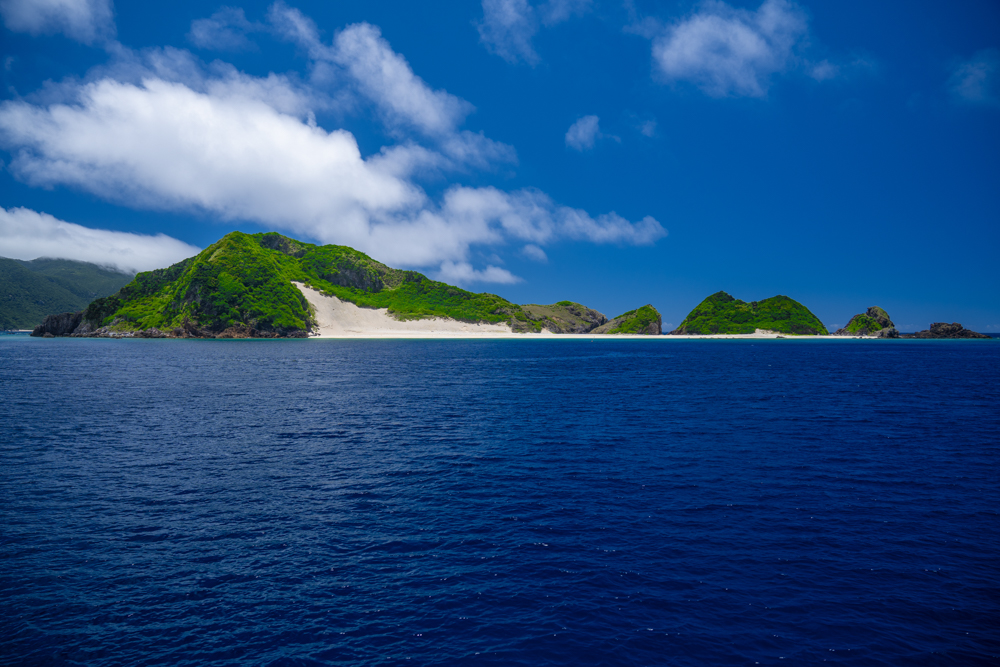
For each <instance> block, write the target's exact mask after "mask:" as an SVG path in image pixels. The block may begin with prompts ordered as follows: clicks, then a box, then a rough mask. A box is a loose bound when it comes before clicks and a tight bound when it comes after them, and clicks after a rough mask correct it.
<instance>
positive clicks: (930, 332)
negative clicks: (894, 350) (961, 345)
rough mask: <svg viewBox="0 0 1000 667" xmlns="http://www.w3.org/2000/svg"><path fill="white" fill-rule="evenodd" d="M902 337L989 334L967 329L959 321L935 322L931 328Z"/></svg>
mask: <svg viewBox="0 0 1000 667" xmlns="http://www.w3.org/2000/svg"><path fill="white" fill-rule="evenodd" d="M899 337H900V338H986V339H988V338H989V336H987V335H985V334H981V333H977V332H975V331H970V330H969V329H966V328H965V327H963V326H962V325H961V324H959V323H958V322H952V323H951V324H948V323H947V322H934V323H933V324H931V328H930V329H925V330H923V331H918V332H917V333H912V334H900V335H899Z"/></svg>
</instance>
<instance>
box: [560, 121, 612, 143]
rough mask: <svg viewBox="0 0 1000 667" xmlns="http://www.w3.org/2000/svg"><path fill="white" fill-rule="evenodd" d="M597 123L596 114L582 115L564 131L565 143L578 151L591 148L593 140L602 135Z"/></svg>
mask: <svg viewBox="0 0 1000 667" xmlns="http://www.w3.org/2000/svg"><path fill="white" fill-rule="evenodd" d="M599 123H600V118H598V117H597V116H583V117H582V118H580V119H579V120H577V121H576V122H575V123H573V124H572V125H570V126H569V129H568V130H567V131H566V145H567V146H569V147H570V148H575V149H576V150H578V151H585V150H587V149H589V148H593V147H594V142H596V141H597V140H598V139H600V138H601V137H602V136H603V135H602V134H601V128H600V125H599Z"/></svg>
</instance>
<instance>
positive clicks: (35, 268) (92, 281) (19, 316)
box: [0, 257, 135, 331]
mask: <svg viewBox="0 0 1000 667" xmlns="http://www.w3.org/2000/svg"><path fill="white" fill-rule="evenodd" d="M134 277H135V274H134V273H123V272H121V271H117V270H115V269H112V268H108V267H105V266H98V265H97V264H91V263H90V262H80V261H75V260H71V259H51V258H48V257H41V258H38V259H33V260H20V259H9V258H7V257H0V331H9V330H19V329H31V328H32V327H34V326H35V325H36V324H38V322H40V321H41V320H42V318H44V317H45V316H46V315H48V314H50V313H61V312H65V311H77V310H81V309H83V308H86V307H87V304H89V303H90V302H91V301H93V300H94V299H96V298H99V297H104V296H108V295H109V294H114V293H115V292H117V291H118V290H119V289H121V288H122V287H124V286H125V285H127V284H128V283H129V281H131V280H132V278H134Z"/></svg>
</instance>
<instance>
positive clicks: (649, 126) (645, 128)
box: [636, 120, 656, 138]
mask: <svg viewBox="0 0 1000 667" xmlns="http://www.w3.org/2000/svg"><path fill="white" fill-rule="evenodd" d="M636 129H638V130H639V133H640V134H642V135H643V136H644V137H650V138H652V137H655V136H656V121H655V120H646V121H643V122H641V123H639V126H638V127H637V128H636Z"/></svg>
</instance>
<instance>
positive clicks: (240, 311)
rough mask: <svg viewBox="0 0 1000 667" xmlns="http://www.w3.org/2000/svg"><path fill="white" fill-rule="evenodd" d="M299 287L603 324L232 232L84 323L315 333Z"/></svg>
mask: <svg viewBox="0 0 1000 667" xmlns="http://www.w3.org/2000/svg"><path fill="white" fill-rule="evenodd" d="M294 282H298V283H304V284H306V285H308V286H309V287H311V288H313V289H315V290H318V291H320V292H322V293H323V294H326V295H328V296H336V297H337V298H339V299H341V300H343V301H348V302H351V303H354V304H356V305H358V306H361V307H365V308H386V309H387V310H388V312H389V313H390V314H392V315H394V316H396V317H397V318H399V319H403V320H406V319H419V318H429V317H442V318H448V319H454V320H459V321H463V322H470V323H476V322H489V323H507V324H509V325H510V326H511V328H512V329H513V330H514V331H519V332H537V331H541V330H542V329H543V328H547V329H549V330H550V331H553V332H557V333H585V332H589V331H591V330H593V329H594V328H595V327H597V326H598V325H600V324H602V323H604V322H606V318H605V317H604V316H603V315H601V314H600V313H598V312H597V311H595V310H592V309H590V308H587V307H585V306H582V305H580V304H578V303H574V302H572V301H560V302H559V303H557V304H552V305H550V306H539V305H534V304H532V305H528V306H519V305H517V304H514V303H511V302H510V301H507V300H506V299H503V298H501V297H499V296H497V295H495V294H477V293H474V292H468V291H466V290H463V289H461V288H459V287H455V286H453V285H448V284H446V283H442V282H438V281H435V280H431V279H429V278H428V277H427V276H424V275H423V274H421V273H418V272H416V271H403V270H400V269H393V268H391V267H388V266H386V265H385V264H382V263H381V262H378V261H376V260H374V259H372V258H371V257H369V256H368V255H366V254H364V253H362V252H358V251H357V250H354V249H352V248H349V247H347V246H337V245H325V246H317V245H313V244H310V243H303V242H301V241H296V240H294V239H290V238H288V237H285V236H282V235H280V234H276V233H273V232H271V233H267V234H243V233H241V232H233V233H231V234H228V235H227V236H225V237H224V238H222V239H220V240H219V241H218V242H216V243H215V244H213V245H211V246H209V247H208V248H206V249H205V250H203V251H202V252H201V253H199V254H198V255H197V256H195V257H192V258H190V259H186V260H184V261H183V262H180V263H178V264H175V265H173V266H171V267H169V268H166V269H159V270H157V271H149V272H145V273H140V274H139V275H137V276H136V277H135V279H134V280H133V281H132V282H131V283H129V284H128V285H126V286H125V287H123V288H122V289H121V290H120V291H119V292H118V293H116V294H114V295H112V296H109V297H107V298H104V299H99V300H97V301H95V302H94V303H92V304H91V305H90V306H89V307H88V308H87V310H86V311H85V312H84V319H85V320H86V321H87V323H88V324H89V326H90V327H92V328H93V329H96V328H99V327H110V328H111V329H112V330H119V331H129V330H137V329H143V330H146V329H153V328H155V329H159V330H161V331H171V330H174V329H176V328H178V327H183V328H188V327H196V328H197V329H199V330H201V331H204V332H208V334H209V335H214V334H219V333H222V332H225V331H226V330H228V329H231V328H234V327H235V328H236V329H241V328H242V330H244V331H245V330H246V329H249V330H255V331H257V332H259V333H261V334H262V335H263V334H270V335H296V332H303V331H304V330H308V329H309V328H310V327H311V325H312V321H311V317H312V316H311V312H310V307H309V303H308V302H307V301H306V299H305V297H303V296H302V294H301V292H299V290H298V289H297V288H296V287H295V286H294V285H293V284H292V283H294ZM649 311H652V313H653V314H654V316H655V318H656V319H657V321H658V318H659V314H658V313H656V312H655V310H653V309H652V308H650V307H648V306H646V307H644V308H640V309H638V310H637V311H632V313H631V314H630V315H633V314H634V317H630V318H626V319H625V320H622V321H621V322H619V323H617V325H619V330H616V331H615V333H631V332H633V330H636V329H639V328H641V325H643V324H645V325H648V324H649V321H650V315H649ZM633 320H634V321H633ZM194 335H204V334H201V333H195V334H194ZM251 335H256V334H251Z"/></svg>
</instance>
